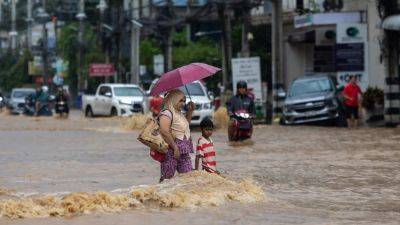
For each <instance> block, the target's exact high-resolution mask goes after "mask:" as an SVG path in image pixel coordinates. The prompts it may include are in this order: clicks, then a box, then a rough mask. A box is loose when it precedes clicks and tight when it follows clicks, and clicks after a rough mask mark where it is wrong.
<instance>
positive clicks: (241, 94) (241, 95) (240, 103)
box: [227, 81, 256, 139]
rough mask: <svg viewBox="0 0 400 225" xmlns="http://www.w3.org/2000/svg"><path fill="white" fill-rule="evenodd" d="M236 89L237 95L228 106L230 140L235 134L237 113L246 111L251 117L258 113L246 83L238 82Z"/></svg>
mask: <svg viewBox="0 0 400 225" xmlns="http://www.w3.org/2000/svg"><path fill="white" fill-rule="evenodd" d="M236 89H237V93H236V95H235V96H233V97H232V98H231V99H230V101H229V102H228V104H227V109H228V115H229V117H230V118H231V119H230V121H229V126H228V135H229V137H230V139H231V137H232V135H233V132H234V126H235V120H236V119H237V118H236V117H235V113H236V112H237V111H240V110H244V111H247V113H248V114H249V115H250V117H253V116H254V115H255V112H256V110H255V106H254V101H253V99H252V98H251V97H250V96H249V94H248V90H247V83H246V81H238V82H237V84H236Z"/></svg>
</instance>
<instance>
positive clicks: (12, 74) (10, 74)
mask: <svg viewBox="0 0 400 225" xmlns="http://www.w3.org/2000/svg"><path fill="white" fill-rule="evenodd" d="M30 60H32V56H31V54H30V53H29V51H24V52H23V53H22V55H20V56H18V55H13V54H11V53H7V54H5V55H4V56H3V57H2V59H1V60H0V87H2V88H3V89H4V90H5V91H10V90H11V89H12V88H15V87H20V86H22V85H23V84H25V83H27V82H29V81H31V77H29V76H28V63H29V61H30Z"/></svg>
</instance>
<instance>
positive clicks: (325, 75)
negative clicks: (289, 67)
mask: <svg viewBox="0 0 400 225" xmlns="http://www.w3.org/2000/svg"><path fill="white" fill-rule="evenodd" d="M324 77H328V78H331V77H332V75H330V74H326V73H310V74H305V75H302V76H299V77H298V78H296V80H303V79H310V78H313V79H314V78H324Z"/></svg>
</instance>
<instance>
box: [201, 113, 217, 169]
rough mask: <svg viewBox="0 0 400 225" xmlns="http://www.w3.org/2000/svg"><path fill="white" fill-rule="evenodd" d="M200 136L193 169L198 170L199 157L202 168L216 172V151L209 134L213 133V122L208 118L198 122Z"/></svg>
mask: <svg viewBox="0 0 400 225" xmlns="http://www.w3.org/2000/svg"><path fill="white" fill-rule="evenodd" d="M200 128H201V133H202V136H201V137H200V138H199V140H198V141H197V149H196V162H195V169H196V170H199V162H200V159H201V166H202V169H203V170H205V171H207V172H209V173H217V174H219V172H218V171H217V162H216V153H215V149H214V144H213V141H212V140H211V135H212V133H213V129H214V124H213V122H212V121H211V120H210V119H209V118H205V119H204V120H202V121H201V123H200Z"/></svg>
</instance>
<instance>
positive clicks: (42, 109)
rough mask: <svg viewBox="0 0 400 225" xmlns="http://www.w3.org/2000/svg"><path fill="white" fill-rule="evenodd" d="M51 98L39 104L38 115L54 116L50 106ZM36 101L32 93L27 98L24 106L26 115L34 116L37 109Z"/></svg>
mask: <svg viewBox="0 0 400 225" xmlns="http://www.w3.org/2000/svg"><path fill="white" fill-rule="evenodd" d="M50 101H51V98H50V97H49V101H48V102H47V103H41V104H40V106H39V111H38V114H37V115H38V116H52V115H53V113H52V111H51V108H50V103H49V102H50ZM35 107H36V101H35V98H34V96H33V95H30V96H28V97H26V98H25V106H24V115H27V116H34V115H35V111H36V108H35Z"/></svg>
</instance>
